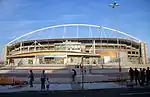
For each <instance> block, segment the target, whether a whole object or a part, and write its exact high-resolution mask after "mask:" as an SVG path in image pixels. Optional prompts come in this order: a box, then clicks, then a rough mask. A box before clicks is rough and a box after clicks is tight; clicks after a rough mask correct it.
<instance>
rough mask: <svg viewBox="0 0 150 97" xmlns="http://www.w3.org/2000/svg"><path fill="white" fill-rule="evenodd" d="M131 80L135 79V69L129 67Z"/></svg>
mask: <svg viewBox="0 0 150 97" xmlns="http://www.w3.org/2000/svg"><path fill="white" fill-rule="evenodd" d="M129 76H130V82H131V83H132V82H133V79H134V70H133V69H132V68H131V67H130V69H129Z"/></svg>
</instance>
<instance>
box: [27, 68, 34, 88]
mask: <svg viewBox="0 0 150 97" xmlns="http://www.w3.org/2000/svg"><path fill="white" fill-rule="evenodd" d="M28 78H29V84H30V87H33V81H34V74H33V72H32V70H30V75H29V77H28Z"/></svg>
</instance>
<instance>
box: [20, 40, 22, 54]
mask: <svg viewBox="0 0 150 97" xmlns="http://www.w3.org/2000/svg"><path fill="white" fill-rule="evenodd" d="M20 53H22V42H20Z"/></svg>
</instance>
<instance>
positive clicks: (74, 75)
mask: <svg viewBox="0 0 150 97" xmlns="http://www.w3.org/2000/svg"><path fill="white" fill-rule="evenodd" d="M72 71H73V74H72V81H73V82H74V81H75V77H76V75H77V73H76V70H75V69H72Z"/></svg>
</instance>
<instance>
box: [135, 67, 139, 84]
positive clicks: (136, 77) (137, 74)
mask: <svg viewBox="0 0 150 97" xmlns="http://www.w3.org/2000/svg"><path fill="white" fill-rule="evenodd" d="M134 76H135V83H136V85H137V84H138V83H139V84H140V79H139V71H138V70H137V68H135V71H134Z"/></svg>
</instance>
